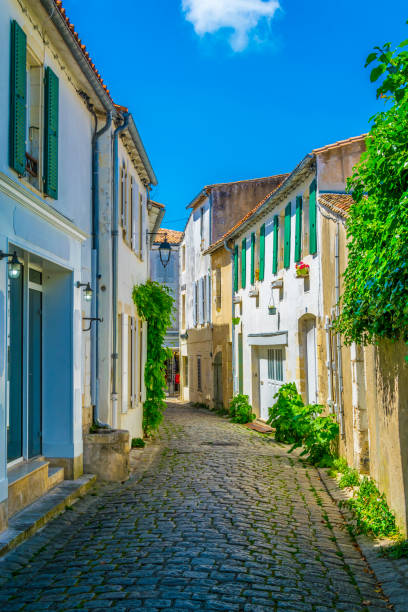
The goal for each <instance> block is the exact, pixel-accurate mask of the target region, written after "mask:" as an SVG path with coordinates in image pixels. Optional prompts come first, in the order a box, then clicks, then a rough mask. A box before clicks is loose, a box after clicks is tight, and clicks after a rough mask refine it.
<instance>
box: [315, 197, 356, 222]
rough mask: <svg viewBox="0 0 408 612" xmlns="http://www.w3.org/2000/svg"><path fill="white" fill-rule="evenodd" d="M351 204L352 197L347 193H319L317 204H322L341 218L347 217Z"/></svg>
mask: <svg viewBox="0 0 408 612" xmlns="http://www.w3.org/2000/svg"><path fill="white" fill-rule="evenodd" d="M353 202H354V200H353V198H352V196H351V195H350V194H348V193H321V194H320V195H319V204H323V206H325V207H326V208H329V209H330V210H332V211H333V212H335V213H337V214H338V215H341V216H342V217H347V215H348V212H349V210H350V206H351V205H352V204H353Z"/></svg>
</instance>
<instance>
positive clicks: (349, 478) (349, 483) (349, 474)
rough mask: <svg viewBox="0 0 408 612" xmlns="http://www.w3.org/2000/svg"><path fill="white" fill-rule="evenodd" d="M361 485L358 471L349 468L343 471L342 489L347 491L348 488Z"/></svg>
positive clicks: (340, 483) (340, 485)
mask: <svg viewBox="0 0 408 612" xmlns="http://www.w3.org/2000/svg"><path fill="white" fill-rule="evenodd" d="M359 484H360V476H359V473H358V472H357V470H355V469H353V468H349V467H348V466H347V467H346V468H345V469H344V470H342V476H341V478H340V480H339V487H340V489H345V488H346V487H358V485H359Z"/></svg>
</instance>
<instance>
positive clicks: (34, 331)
mask: <svg viewBox="0 0 408 612" xmlns="http://www.w3.org/2000/svg"><path fill="white" fill-rule="evenodd" d="M41 432H42V292H41V291H37V290H36V289H32V288H30V292H29V350H28V456H29V457H35V456H37V455H41Z"/></svg>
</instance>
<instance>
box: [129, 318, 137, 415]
mask: <svg viewBox="0 0 408 612" xmlns="http://www.w3.org/2000/svg"><path fill="white" fill-rule="evenodd" d="M135 362H136V351H135V318H134V317H130V377H131V378H130V381H131V383H130V402H131V407H132V408H134V407H135V381H136V375H135Z"/></svg>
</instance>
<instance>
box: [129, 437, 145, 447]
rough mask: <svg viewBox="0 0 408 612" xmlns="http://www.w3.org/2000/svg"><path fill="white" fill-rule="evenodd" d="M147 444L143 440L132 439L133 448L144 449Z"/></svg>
mask: <svg viewBox="0 0 408 612" xmlns="http://www.w3.org/2000/svg"><path fill="white" fill-rule="evenodd" d="M145 446H146V442H145V441H144V440H143V439H142V438H132V448H144V447H145Z"/></svg>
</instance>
